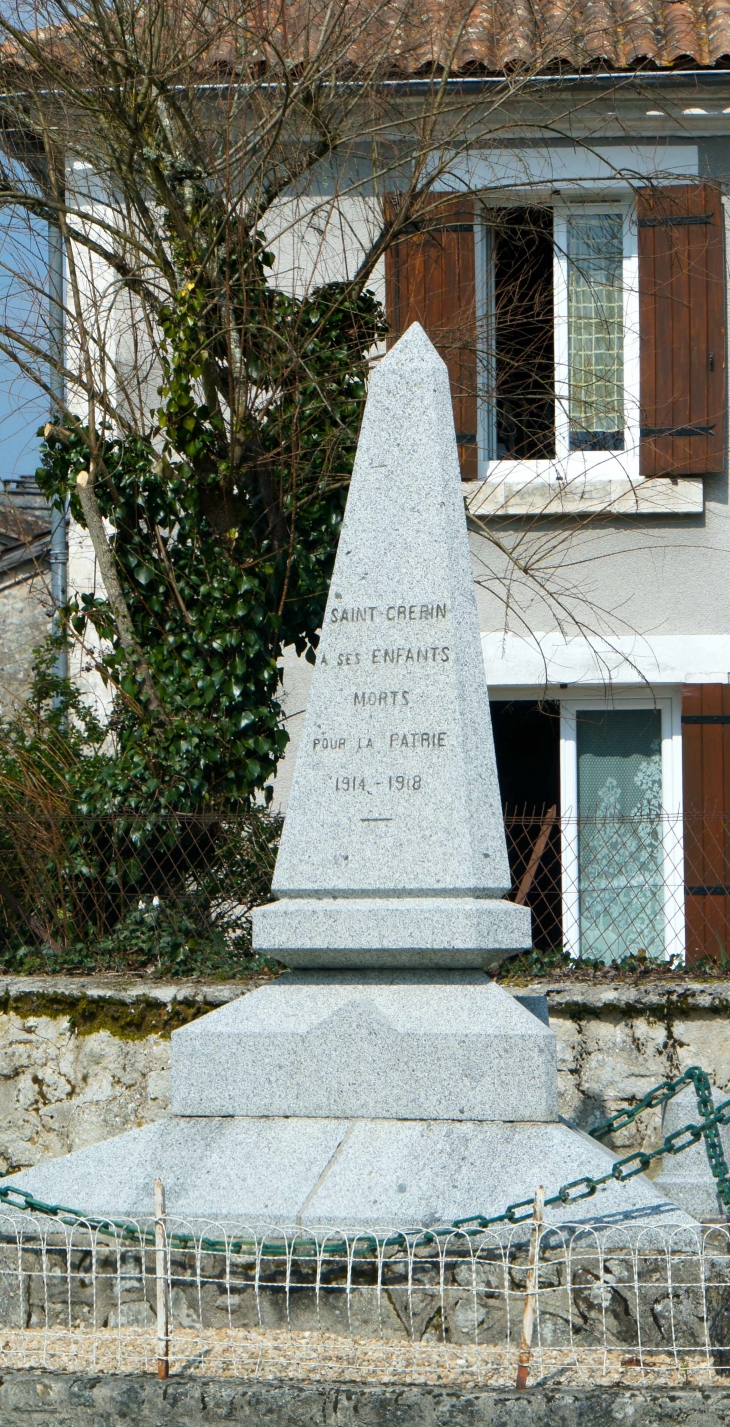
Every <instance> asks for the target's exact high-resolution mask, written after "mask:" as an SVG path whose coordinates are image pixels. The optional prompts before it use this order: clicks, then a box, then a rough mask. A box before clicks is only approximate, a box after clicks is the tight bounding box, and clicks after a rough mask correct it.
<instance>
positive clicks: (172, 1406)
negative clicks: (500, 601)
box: [0, 1372, 730, 1427]
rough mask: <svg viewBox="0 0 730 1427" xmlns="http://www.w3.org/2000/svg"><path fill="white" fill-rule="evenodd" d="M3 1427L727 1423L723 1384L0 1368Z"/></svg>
mask: <svg viewBox="0 0 730 1427" xmlns="http://www.w3.org/2000/svg"><path fill="white" fill-rule="evenodd" d="M0 1421H2V1424H3V1427H46V1424H48V1427H51V1424H56V1427H112V1424H113V1423H119V1422H134V1424H135V1427H206V1424H210V1423H212V1422H227V1423H239V1424H241V1427H260V1424H264V1423H266V1424H268V1427H311V1424H312V1423H315V1422H317V1423H320V1424H321V1427H386V1424H387V1427H587V1424H588V1423H590V1427H616V1424H618V1423H626V1424H630V1427H727V1424H730V1388H728V1389H727V1390H725V1389H724V1388H705V1389H701V1388H666V1387H654V1388H652V1387H645V1388H620V1387H615V1388H612V1387H598V1388H582V1389H576V1388H557V1387H554V1388H550V1387H545V1388H540V1387H532V1388H528V1389H527V1390H526V1391H525V1392H510V1391H505V1390H504V1389H502V1390H495V1389H489V1388H483V1389H481V1390H480V1389H474V1390H471V1391H465V1390H461V1391H459V1390H458V1389H449V1388H438V1387H415V1386H414V1387H358V1386H354V1385H352V1384H349V1383H343V1384H337V1383H331V1384H330V1383H328V1384H326V1385H325V1384H320V1383H310V1384H307V1385H306V1386H305V1385H302V1386H298V1385H297V1386H292V1385H289V1384H286V1385H284V1384H281V1383H275V1382H258V1383H251V1382H230V1381H229V1382H226V1381H223V1380H221V1379H210V1378H208V1379H201V1378H182V1377H180V1378H171V1379H170V1380H169V1382H167V1383H158V1382H157V1381H156V1380H155V1379H154V1378H153V1377H152V1376H149V1377H142V1376H134V1377H132V1376H130V1377H123V1376H121V1375H120V1376H109V1377H99V1376H97V1377H84V1376H81V1375H78V1374H65V1373H55V1372H54V1373H48V1372H7V1373H3V1375H2V1377H1V1378H0Z"/></svg>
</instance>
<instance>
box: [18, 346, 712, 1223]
mask: <svg viewBox="0 0 730 1427" xmlns="http://www.w3.org/2000/svg"><path fill="white" fill-rule="evenodd" d="M509 884H510V876H509V867H508V862H507V850H506V845H505V836H504V828H503V823H502V816H501V807H500V797H499V785H498V781H497V771H496V765H495V759H494V749H493V744H492V731H491V721H490V715H489V699H488V692H487V683H486V677H485V671H484V663H483V659H482V651H481V643H480V637H479V629H478V624H477V614H476V604H475V599H474V590H473V580H472V571H471V561H470V553H469V545H468V539H467V529H466V520H465V515H464V505H463V499H462V494H461V481H460V475H459V462H458V457H457V449H456V438H455V434H454V423H453V416H452V409H451V397H450V392H449V379H448V374H447V371H446V367H445V365H444V363H443V362H442V361H441V359H440V357H439V356H438V354H437V353H436V351H435V349H434V348H433V347H432V345H431V343H430V342H429V340H428V338H427V337H426V335H425V333H424V332H423V331H422V330H421V328H420V327H418V326H417V325H414V326H413V327H411V328H410V330H409V331H408V332H407V333H406V335H405V336H404V337H403V338H401V340H400V342H399V343H398V344H397V346H396V347H394V348H393V350H392V351H391V352H390V353H389V355H388V356H387V357H386V358H385V359H384V360H383V361H382V362H381V363H380V365H379V366H378V368H377V370H376V371H375V372H374V373H373V376H372V379H371V384H370V391H369V395H368V401H367V407H366V411H365V415H364V419H363V425H362V433H361V436H360V442H359V446H358V453H357V459H356V462H355V468H354V472H353V477H352V483H351V488H350V493H349V497H348V502H347V510H346V512H345V518H344V522H343V527H342V534H341V537H340V543H339V549H338V552H337V559H336V563H335V569H334V575H333V580H332V586H331V589H330V594H329V599H328V603H327V610H326V614H325V620H324V628H323V631H322V638H321V643H320V647H319V650H318V657H317V664H316V668H315V671H314V677H313V681H312V690H311V695H310V698H309V704H308V709H307V715H306V720H305V726H304V732H303V735H302V742H301V746H300V751H299V756H298V759H297V766H296V771H295V775H294V783H293V787H292V793H291V799H290V803H289V808H288V811H287V815H286V819H285V823H284V831H283V836H282V841H281V849H280V852H279V858H278V861H277V866H276V874H275V877H274V883H273V890H274V895H275V901H273V902H272V903H271V904H269V905H268V906H265V907H260V908H258V909H257V910H256V911H255V912H254V916H253V931H254V946H255V948H256V949H257V950H258V951H262V952H268V953H273V954H274V955H276V956H277V957H278V958H279V959H280V960H281V961H283V962H284V963H285V964H287V965H288V966H290V967H294V968H296V969H295V970H293V971H290V972H288V973H286V974H285V975H283V976H281V977H280V978H279V980H278V981H277V982H275V983H274V984H272V985H269V986H265V987H261V988H259V990H257V991H254V992H252V993H250V994H249V995H247V996H242V997H241V998H240V999H239V1000H238V1001H235V1002H232V1003H231V1004H230V1005H228V1006H226V1007H224V1008H222V1009H221V1010H217V1011H213V1012H211V1013H210V1014H209V1015H207V1016H205V1017H203V1018H201V1019H200V1020H199V1021H196V1022H194V1023H193V1024H191V1025H189V1026H185V1027H183V1028H182V1029H180V1030H178V1031H175V1032H174V1034H173V1037H172V1070H173V1090H172V1114H171V1115H170V1116H168V1117H167V1119H166V1120H164V1121H162V1122H160V1123H158V1124H155V1125H148V1126H145V1127H144V1128H143V1129H140V1130H133V1131H131V1132H129V1133H128V1134H124V1135H120V1136H117V1137H116V1138H115V1139H113V1140H110V1141H107V1143H105V1144H101V1145H94V1146H92V1147H90V1148H89V1149H86V1150H80V1151H77V1152H76V1153H75V1154H72V1155H68V1156H66V1157H65V1158H64V1159H61V1160H52V1161H46V1162H45V1163H44V1164H41V1165H37V1166H36V1167H35V1168H34V1169H32V1170H28V1171H25V1172H24V1173H22V1174H20V1175H17V1176H15V1177H14V1182H15V1183H17V1184H19V1185H20V1186H22V1187H23V1188H27V1189H29V1190H31V1191H32V1192H33V1193H34V1194H35V1195H37V1196H38V1197H39V1198H44V1199H47V1200H52V1201H54V1202H60V1203H63V1204H68V1205H71V1206H72V1207H78V1208H79V1209H80V1210H83V1211H85V1212H87V1213H93V1214H107V1215H111V1216H114V1217H117V1216H119V1215H122V1214H127V1215H135V1216H140V1215H149V1214H150V1213H151V1211H152V1184H153V1179H154V1178H155V1177H156V1176H159V1177H160V1178H161V1179H162V1180H163V1181H164V1184H165V1190H166V1198H167V1208H168V1213H169V1215H171V1216H177V1217H181V1216H186V1217H187V1218H188V1219H200V1220H203V1219H207V1220H210V1219H216V1218H217V1219H223V1218H225V1219H228V1220H233V1221H236V1222H237V1223H239V1224H240V1223H241V1222H243V1223H245V1224H246V1225H248V1226H249V1227H250V1228H258V1227H259V1226H260V1227H262V1228H264V1229H268V1230H271V1228H272V1227H274V1226H282V1227H287V1228H292V1227H294V1228H304V1229H322V1230H325V1231H329V1230H333V1229H337V1230H347V1229H354V1230H359V1229H382V1230H386V1231H390V1230H392V1229H394V1228H401V1229H408V1228H418V1227H423V1226H431V1225H434V1224H450V1223H451V1222H452V1221H453V1220H454V1219H460V1218H465V1217H467V1216H472V1215H475V1214H478V1213H481V1214H487V1215H489V1214H495V1213H499V1212H500V1211H502V1210H503V1209H504V1208H505V1207H506V1205H507V1204H508V1203H510V1202H511V1201H516V1200H525V1199H529V1198H531V1197H532V1195H533V1194H534V1191H535V1187H536V1185H537V1184H539V1183H542V1184H544V1185H545V1186H546V1188H547V1190H548V1193H554V1192H555V1190H556V1189H557V1188H558V1187H559V1186H560V1185H562V1184H564V1183H566V1182H567V1181H571V1180H577V1179H579V1178H581V1177H583V1176H586V1175H592V1176H594V1177H596V1178H597V1177H599V1176H600V1175H603V1174H605V1173H606V1172H607V1170H608V1169H609V1168H610V1165H611V1161H612V1158H613V1156H612V1155H611V1154H610V1152H609V1151H608V1150H606V1149H605V1148H604V1147H603V1146H602V1145H601V1144H599V1143H597V1142H596V1141H592V1140H590V1139H589V1137H588V1136H586V1135H583V1134H579V1133H578V1132H577V1131H575V1130H574V1129H572V1128H571V1127H570V1126H569V1125H567V1124H565V1123H564V1122H562V1121H560V1120H559V1118H558V1108H557V1105H558V1095H557V1091H558V1084H557V1067H556V1050H555V1036H554V1034H553V1032H552V1031H551V1030H550V1029H549V1027H548V1026H547V1025H545V1024H544V1023H543V1021H542V1020H541V1019H539V1017H538V1015H537V1014H533V1012H532V1010H531V1009H529V1008H528V1007H527V1006H525V1005H521V1004H520V1003H519V1000H518V998H517V997H512V996H510V995H509V994H508V993H507V992H506V991H505V990H504V989H503V988H502V987H500V986H498V985H496V984H495V983H494V982H492V981H491V980H490V979H489V977H488V976H487V975H486V974H485V973H484V971H483V970H482V968H484V967H486V966H488V965H489V964H490V963H494V962H498V961H500V960H501V959H502V958H503V957H505V956H508V955H510V954H512V953H513V952H515V951H517V950H520V949H521V948H525V947H528V946H529V945H530V913H529V911H528V910H527V909H526V908H524V907H518V906H516V905H514V904H513V903H509V902H506V901H505V900H504V894H505V892H506V891H507V889H508V887H509ZM546 1217H547V1218H548V1220H553V1221H555V1220H560V1219H568V1220H572V1221H576V1220H578V1221H580V1222H589V1223H600V1222H601V1221H603V1222H611V1223H613V1224H614V1225H615V1224H616V1223H617V1222H626V1223H629V1222H631V1223H632V1224H634V1225H638V1226H639V1227H641V1226H645V1225H646V1223H647V1221H657V1220H659V1221H661V1222H668V1223H670V1224H685V1225H687V1224H691V1223H692V1222H693V1221H692V1220H690V1219H689V1218H688V1216H687V1215H686V1214H684V1213H682V1212H681V1211H680V1210H679V1209H677V1208H676V1207H675V1206H674V1205H673V1204H671V1203H670V1202H669V1201H668V1200H666V1199H665V1198H663V1197H662V1195H661V1194H660V1193H659V1192H658V1191H657V1190H656V1188H654V1186H652V1184H650V1183H649V1181H648V1180H647V1179H645V1178H644V1177H643V1176H638V1177H636V1178H634V1179H632V1180H631V1181H630V1182H629V1183H627V1184H618V1183H615V1182H612V1183H611V1184H610V1185H609V1186H608V1187H607V1188H606V1189H605V1190H604V1191H602V1192H601V1194H600V1195H599V1196H598V1197H597V1198H596V1199H587V1200H582V1201H580V1202H578V1203H575V1204H571V1205H569V1206H566V1207H565V1208H564V1209H560V1210H555V1209H551V1210H550V1211H549V1212H548V1214H547V1216H546Z"/></svg>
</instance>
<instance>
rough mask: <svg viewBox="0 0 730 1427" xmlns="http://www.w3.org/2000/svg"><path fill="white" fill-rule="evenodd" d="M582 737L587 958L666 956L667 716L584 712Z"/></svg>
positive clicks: (581, 863)
mask: <svg viewBox="0 0 730 1427" xmlns="http://www.w3.org/2000/svg"><path fill="white" fill-rule="evenodd" d="M577 739H578V813H579V828H578V877H579V891H580V945H581V954H582V955H583V956H587V957H591V958H595V959H596V960H601V961H616V960H619V959H620V958H621V957H623V956H628V955H634V956H635V955H636V954H637V952H639V951H644V952H646V954H647V956H652V957H662V956H663V955H664V889H663V859H662V819H661V811H662V759H661V713H660V711H659V710H658V709H646V710H644V709H607V710H605V711H604V710H596V711H595V712H593V711H591V710H585V709H584V710H582V711H580V712H579V713H578V719H577Z"/></svg>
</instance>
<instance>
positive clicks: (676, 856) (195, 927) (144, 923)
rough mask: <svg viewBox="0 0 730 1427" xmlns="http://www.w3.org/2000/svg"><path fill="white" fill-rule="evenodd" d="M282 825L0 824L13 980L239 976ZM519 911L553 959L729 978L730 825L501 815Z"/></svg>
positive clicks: (132, 819) (3, 948)
mask: <svg viewBox="0 0 730 1427" xmlns="http://www.w3.org/2000/svg"><path fill="white" fill-rule="evenodd" d="M280 831H281V819H280V818H277V817H276V816H273V815H272V814H270V813H268V812H266V811H265V810H264V809H252V810H250V811H249V812H248V813H240V812H237V813H228V814H227V813H225V812H220V811H218V812H215V813H204V814H200V813H196V814H174V815H173V814H168V815H165V814H154V815H151V814H147V815H145V816H140V815H138V814H134V813H120V814H117V815H114V816H112V815H110V816H108V817H98V816H97V817H93V818H92V817H84V816H82V815H79V814H73V815H71V814H68V813H64V814H63V815H58V816H52V815H50V814H49V813H48V812H46V813H44V814H43V815H41V814H36V813H31V812H29V811H25V810H19V809H17V808H16V809H14V810H13V811H12V812H9V811H7V810H2V811H1V812H0V959H2V964H3V966H4V969H6V970H12V969H42V968H43V969H58V970H62V969H80V970H83V969H93V970H96V969H105V968H109V969H117V970H130V971H133V970H137V969H139V970H141V969H145V970H147V969H150V968H158V969H159V970H160V971H161V972H163V973H165V974H175V973H178V974H181V975H185V974H199V973H201V972H205V971H206V970H207V971H212V972H216V971H220V972H223V973H224V974H232V973H234V972H235V971H236V970H239V971H240V970H241V969H242V963H243V964H244V965H245V963H246V962H247V961H248V960H249V959H250V957H251V934H250V917H249V913H250V910H251V908H252V907H253V906H255V905H257V904H258V903H260V902H265V901H267V900H268V898H269V896H270V885H271V876H272V873H273V868H274V863H275V860H276V849H277V846H278V839H279V835H280ZM505 831H506V836H507V845H508V850H509V857H510V867H511V871H512V888H511V891H510V893H509V895H510V897H512V898H513V899H514V900H516V901H518V902H521V903H524V904H525V905H527V906H529V907H530V908H531V910H532V923H533V946H534V949H535V951H536V952H537V953H539V954H540V955H541V956H542V957H544V958H547V959H548V961H549V960H550V958H553V959H555V958H560V957H562V958H564V959H569V958H571V957H573V958H577V957H580V958H581V959H582V960H584V961H587V962H604V963H612V962H620V961H622V960H625V959H626V958H630V957H634V958H638V959H639V960H642V959H645V960H647V961H656V962H659V961H664V960H668V959H672V958H674V959H675V960H676V961H677V962H679V961H681V960H683V959H684V957H685V954H686V956H687V959H688V961H689V962H690V963H697V962H702V961H707V962H708V963H719V964H720V965H721V966H724V965H725V964H726V948H727V946H728V936H729V934H730V927H729V926H728V906H729V905H730V818H728V817H727V816H726V815H725V814H718V813H714V812H707V811H705V812H702V813H698V814H688V815H685V816H684V817H678V816H670V815H668V814H658V815H656V816H652V817H646V816H643V817H633V816H630V815H629V816H620V815H610V816H609V815H604V816H593V817H580V818H577V817H572V816H570V815H563V816H560V815H559V814H558V812H557V810H556V809H555V808H550V809H543V810H541V811H539V812H536V811H534V810H532V811H527V810H522V811H515V810H514V809H509V808H507V809H506V811H505Z"/></svg>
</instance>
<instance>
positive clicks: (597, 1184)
mask: <svg viewBox="0 0 730 1427" xmlns="http://www.w3.org/2000/svg"><path fill="white" fill-rule="evenodd" d="M687 1085H694V1088H695V1093H696V1095H697V1109H698V1111H699V1117H700V1120H701V1123H700V1124H699V1125H695V1124H694V1123H692V1122H690V1123H689V1124H687V1125H683V1126H682V1128H681V1129H679V1130H674V1131H673V1132H672V1134H671V1135H667V1136H666V1138H665V1139H664V1140H662V1143H661V1144H660V1145H658V1146H657V1148H656V1149H653V1150H649V1151H646V1150H634V1152H633V1153H632V1154H628V1155H624V1157H623V1159H617V1160H615V1161H614V1163H613V1164H612V1166H611V1168H610V1170H608V1171H607V1173H606V1174H603V1175H600V1176H599V1178H598V1179H594V1178H593V1176H592V1175H590V1174H586V1175H583V1177H582V1178H581V1179H573V1180H571V1181H570V1183H569V1184H563V1185H562V1186H561V1188H560V1189H559V1190H558V1191H557V1193H556V1194H553V1195H551V1197H550V1198H549V1199H546V1200H545V1206H546V1207H548V1206H549V1205H552V1204H563V1205H564V1204H576V1203H578V1202H579V1201H580V1200H581V1199H590V1198H592V1196H593V1195H594V1194H595V1193H596V1192H597V1190H599V1189H600V1188H601V1187H602V1186H603V1185H604V1184H608V1183H610V1181H611V1180H614V1181H616V1182H618V1183H619V1184H624V1183H625V1182H626V1180H628V1179H633V1178H634V1177H635V1175H637V1174H643V1173H644V1172H645V1171H646V1170H647V1169H648V1168H649V1165H650V1164H652V1162H653V1161H654V1160H655V1159H659V1158H660V1157H661V1156H662V1155H677V1154H681V1153H682V1151H683V1150H686V1149H688V1148H689V1146H690V1145H696V1144H697V1142H698V1140H701V1139H702V1138H703V1137H704V1141H705V1149H706V1151H707V1158H708V1161H709V1165H710V1169H711V1170H712V1174H713V1176H714V1179H715V1182H716V1185H717V1193H718V1196H719V1198H720V1200H721V1203H722V1206H723V1209H724V1210H725V1213H726V1215H728V1217H730V1170H729V1169H728V1165H727V1160H726V1159H725V1155H724V1152H723V1148H722V1140H721V1138H720V1126H721V1125H729V1124H730V1100H723V1102H722V1104H721V1105H718V1107H717V1109H716V1108H715V1104H714V1101H713V1098H712V1088H711V1085H710V1080H709V1077H708V1076H707V1075H706V1073H705V1071H704V1070H701V1069H700V1067H699V1066H698V1065H691V1066H690V1067H689V1069H688V1070H685V1072H684V1074H683V1075H680V1076H679V1078H678V1079H677V1080H663V1081H662V1082H661V1084H660V1085H655V1086H654V1089H653V1090H650V1091H649V1093H648V1095H645V1096H644V1098H643V1100H639V1101H638V1102H637V1104H636V1105H634V1106H633V1108H632V1109H630V1110H619V1111H618V1113H617V1114H615V1115H612V1116H611V1117H610V1119H608V1120H604V1121H603V1122H602V1123H601V1124H600V1125H597V1126H596V1128H595V1129H594V1130H592V1131H591V1134H592V1135H593V1137H594V1139H598V1140H603V1139H605V1138H606V1137H607V1135H610V1134H613V1133H614V1132H615V1131H616V1130H622V1129H624V1128H625V1127H626V1126H627V1125H631V1124H633V1122H634V1120H636V1119H637V1118H638V1116H639V1115H643V1114H644V1112H645V1111H646V1110H654V1109H656V1108H657V1107H658V1106H659V1105H665V1104H666V1103H667V1101H668V1100H673V1099H674V1097H675V1095H678V1094H679V1093H680V1091H681V1090H684V1088H685V1086H687ZM0 1203H4V1204H8V1205H10V1207H11V1208H13V1209H21V1210H27V1211H28V1213H30V1214H42V1215H44V1216H46V1217H50V1218H53V1219H58V1220H59V1222H60V1223H62V1224H66V1225H70V1226H74V1225H76V1224H83V1225H86V1226H87V1227H88V1228H89V1230H90V1231H91V1232H93V1233H99V1234H106V1235H111V1236H113V1237H116V1238H119V1237H121V1238H123V1239H126V1240H127V1241H130V1242H133V1243H136V1244H141V1245H146V1246H148V1247H150V1248H153V1247H154V1244H155V1236H154V1232H153V1231H152V1230H149V1229H141V1228H140V1227H139V1225H137V1224H134V1223H130V1222H129V1221H128V1220H119V1219H102V1218H96V1217H95V1216H94V1215H89V1214H80V1213H79V1212H78V1211H77V1210H76V1209H68V1208H66V1207H65V1206H64V1205H62V1204H47V1203H46V1202H45V1201H44V1200H43V1199H36V1197H35V1195H34V1194H31V1193H30V1192H29V1191H28V1190H27V1189H18V1188H17V1187H16V1186H15V1185H11V1184H8V1185H1V1184H0ZM532 1213H533V1200H532V1199H520V1200H518V1201H517V1203H515V1204H509V1205H508V1206H507V1208H506V1209H505V1210H504V1211H503V1213H501V1214H492V1215H489V1216H487V1215H485V1214H470V1215H469V1216H468V1217H467V1218H465V1219H455V1220H454V1222H453V1223H452V1224H450V1225H448V1226H444V1227H442V1228H435V1229H427V1230H423V1229H421V1230H414V1231H413V1232H412V1233H410V1234H408V1233H404V1232H398V1233H395V1234H390V1235H388V1236H387V1237H386V1238H384V1239H378V1238H377V1237H376V1236H375V1235H373V1234H363V1235H358V1236H357V1239H356V1241H355V1244H354V1246H352V1245H350V1244H348V1241H347V1240H346V1239H341V1240H337V1241H334V1242H333V1241H332V1240H331V1239H329V1238H328V1239H327V1249H326V1252H327V1255H328V1256H331V1255H333V1254H334V1255H336V1256H341V1255H342V1254H344V1253H348V1252H354V1253H355V1254H357V1255H358V1256H359V1255H366V1254H370V1253H372V1252H373V1251H376V1250H377V1249H378V1247H380V1248H384V1247H387V1248H391V1247H403V1246H405V1245H406V1244H407V1243H408V1242H409V1240H411V1241H413V1240H414V1238H415V1242H416V1243H417V1244H419V1243H427V1242H429V1241H431V1240H434V1239H438V1238H445V1237H448V1235H449V1234H452V1233H453V1232H454V1230H458V1231H459V1232H460V1233H463V1234H466V1235H477V1234H480V1233H482V1232H483V1230H484V1229H489V1228H491V1227H492V1226H493V1225H494V1224H522V1223H525V1222H526V1221H527V1220H528V1219H531V1218H532ZM167 1243H168V1247H169V1248H171V1249H182V1250H185V1249H191V1248H195V1249H197V1250H199V1251H202V1252H204V1253H228V1254H241V1253H249V1254H254V1255H255V1254H257V1253H260V1254H261V1255H262V1256H265V1257H284V1256H286V1255H287V1254H290V1253H293V1252H294V1251H295V1250H296V1253H297V1254H298V1255H300V1256H307V1255H312V1256H316V1255H317V1254H318V1252H319V1245H318V1242H317V1240H316V1239H315V1238H311V1237H307V1236H302V1238H297V1239H296V1240H295V1241H294V1243H289V1244H287V1243H286V1242H282V1241H281V1240H272V1241H271V1242H270V1243H269V1242H264V1243H261V1244H259V1243H257V1242H256V1240H253V1239H235V1240H233V1241H226V1240H224V1239H208V1238H205V1237H204V1238H196V1237H195V1235H193V1234H181V1233H178V1232H173V1233H171V1234H169V1235H168V1238H167Z"/></svg>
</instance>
